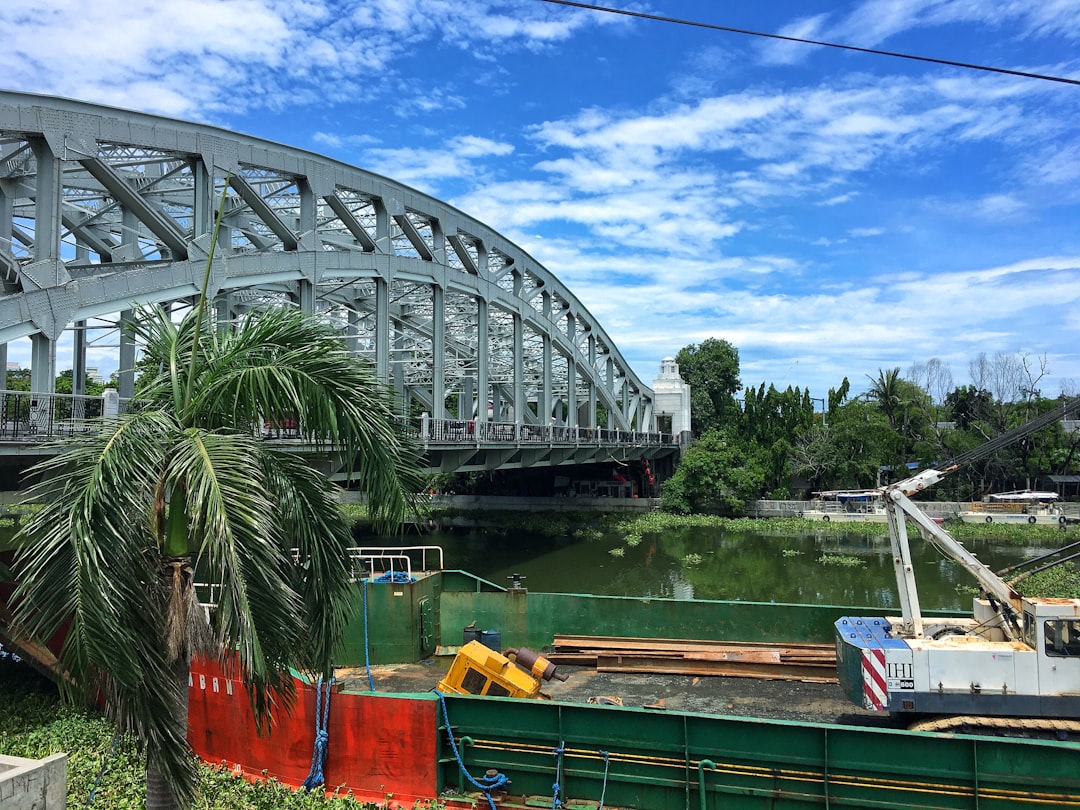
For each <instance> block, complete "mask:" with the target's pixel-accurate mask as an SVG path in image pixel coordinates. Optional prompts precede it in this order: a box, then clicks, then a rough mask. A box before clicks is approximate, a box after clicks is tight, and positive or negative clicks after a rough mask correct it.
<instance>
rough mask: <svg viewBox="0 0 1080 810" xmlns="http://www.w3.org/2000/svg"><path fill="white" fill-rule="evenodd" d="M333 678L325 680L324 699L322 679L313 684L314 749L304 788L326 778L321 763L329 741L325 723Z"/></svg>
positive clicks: (324, 757)
mask: <svg viewBox="0 0 1080 810" xmlns="http://www.w3.org/2000/svg"><path fill="white" fill-rule="evenodd" d="M333 685H334V679H333V678H332V677H331V678H330V680H328V681H326V700H325V701H323V679H322V678H319V681H318V683H316V684H315V750H314V751H312V753H311V772H310V773H308V776H307V779H305V780H304V784H303V787H304V789H305V790H313V789H314V788H317V787H318V786H319V785H321V784H323V783H324V782H325V781H326V780H325V779H324V778H323V765H325V764H326V748H327V743H328V742H329V741H330V735H329V733H328V732H327V723H328V721H329V719H330V688H331V687H332V686H333Z"/></svg>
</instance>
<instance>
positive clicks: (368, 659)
mask: <svg viewBox="0 0 1080 810" xmlns="http://www.w3.org/2000/svg"><path fill="white" fill-rule="evenodd" d="M367 624H368V622H367V578H366V577H365V578H364V668H365V669H366V670H367V682H368V689H369V690H370V691H372V692H374V691H375V681H374V679H373V678H372V677H371V657H370V655H369V654H368V628H367Z"/></svg>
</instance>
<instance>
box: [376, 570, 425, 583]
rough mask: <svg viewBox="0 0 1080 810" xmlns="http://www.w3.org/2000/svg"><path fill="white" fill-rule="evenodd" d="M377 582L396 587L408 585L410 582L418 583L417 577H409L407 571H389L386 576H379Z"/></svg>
mask: <svg viewBox="0 0 1080 810" xmlns="http://www.w3.org/2000/svg"><path fill="white" fill-rule="evenodd" d="M375 582H392V583H394V584H395V585H408V584H409V583H410V582H416V577H411V576H409V574H408V572H407V571H387V572H386V573H385V574H379V576H377V577H375Z"/></svg>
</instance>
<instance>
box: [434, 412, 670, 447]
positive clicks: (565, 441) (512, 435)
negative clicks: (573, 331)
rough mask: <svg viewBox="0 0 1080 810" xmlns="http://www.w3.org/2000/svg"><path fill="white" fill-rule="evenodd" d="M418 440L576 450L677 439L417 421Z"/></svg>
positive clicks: (575, 429) (571, 429)
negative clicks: (557, 445) (529, 445)
mask: <svg viewBox="0 0 1080 810" xmlns="http://www.w3.org/2000/svg"><path fill="white" fill-rule="evenodd" d="M419 438H420V440H421V441H422V442H423V443H424V444H425V445H427V444H465V445H468V444H475V445H491V444H511V445H518V444H559V445H575V446H579V447H590V446H603V445H611V444H628V445H643V444H644V445H671V444H677V443H678V437H676V436H673V435H672V434H670V433H649V432H644V431H636V430H610V429H608V428H595V427H592V428H590V427H567V426H565V425H529V424H519V423H517V422H488V421H482V422H481V421H477V420H475V419H432V418H431V417H429V416H427V415H424V416H422V417H421V418H420V435H419Z"/></svg>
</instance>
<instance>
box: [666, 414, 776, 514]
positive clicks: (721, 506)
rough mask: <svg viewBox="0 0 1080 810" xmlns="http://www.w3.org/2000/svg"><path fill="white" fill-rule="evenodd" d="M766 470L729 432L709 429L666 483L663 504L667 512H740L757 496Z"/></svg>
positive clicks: (688, 449)
mask: <svg viewBox="0 0 1080 810" xmlns="http://www.w3.org/2000/svg"><path fill="white" fill-rule="evenodd" d="M764 485H765V471H764V470H762V469H761V467H759V466H758V465H757V464H756V463H754V460H753V459H752V458H750V457H749V456H748V455H747V453H746V452H745V451H744V449H743V447H742V445H741V443H740V442H738V441H736V440H735V439H734V437H733V436H732V435H731V433H730V432H729V431H723V430H710V431H709V432H708V433H706V434H705V435H704V436H702V437H701V438H700V439H698V440H697V441H695V442H694V443H693V444H691V445H690V446H689V447H688V448H687V450H686V453H685V455H683V457H682V460H681V461H680V462H679V466H678V467H677V468H676V470H675V474H674V475H673V476H672V477H671V478H669V479H668V480H667V481H665V482H664V486H663V488H662V490H661V503H662V504H663V508H664V509H665V510H666V511H668V512H675V513H677V514H684V515H685V514H691V513H694V512H709V511H716V510H720V511H725V512H728V513H731V514H736V515H741V514H743V513H744V512H745V507H746V501H748V500H753V499H755V498H757V497H758V496H759V495H760V493H761V491H762V489H763V487H764Z"/></svg>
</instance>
